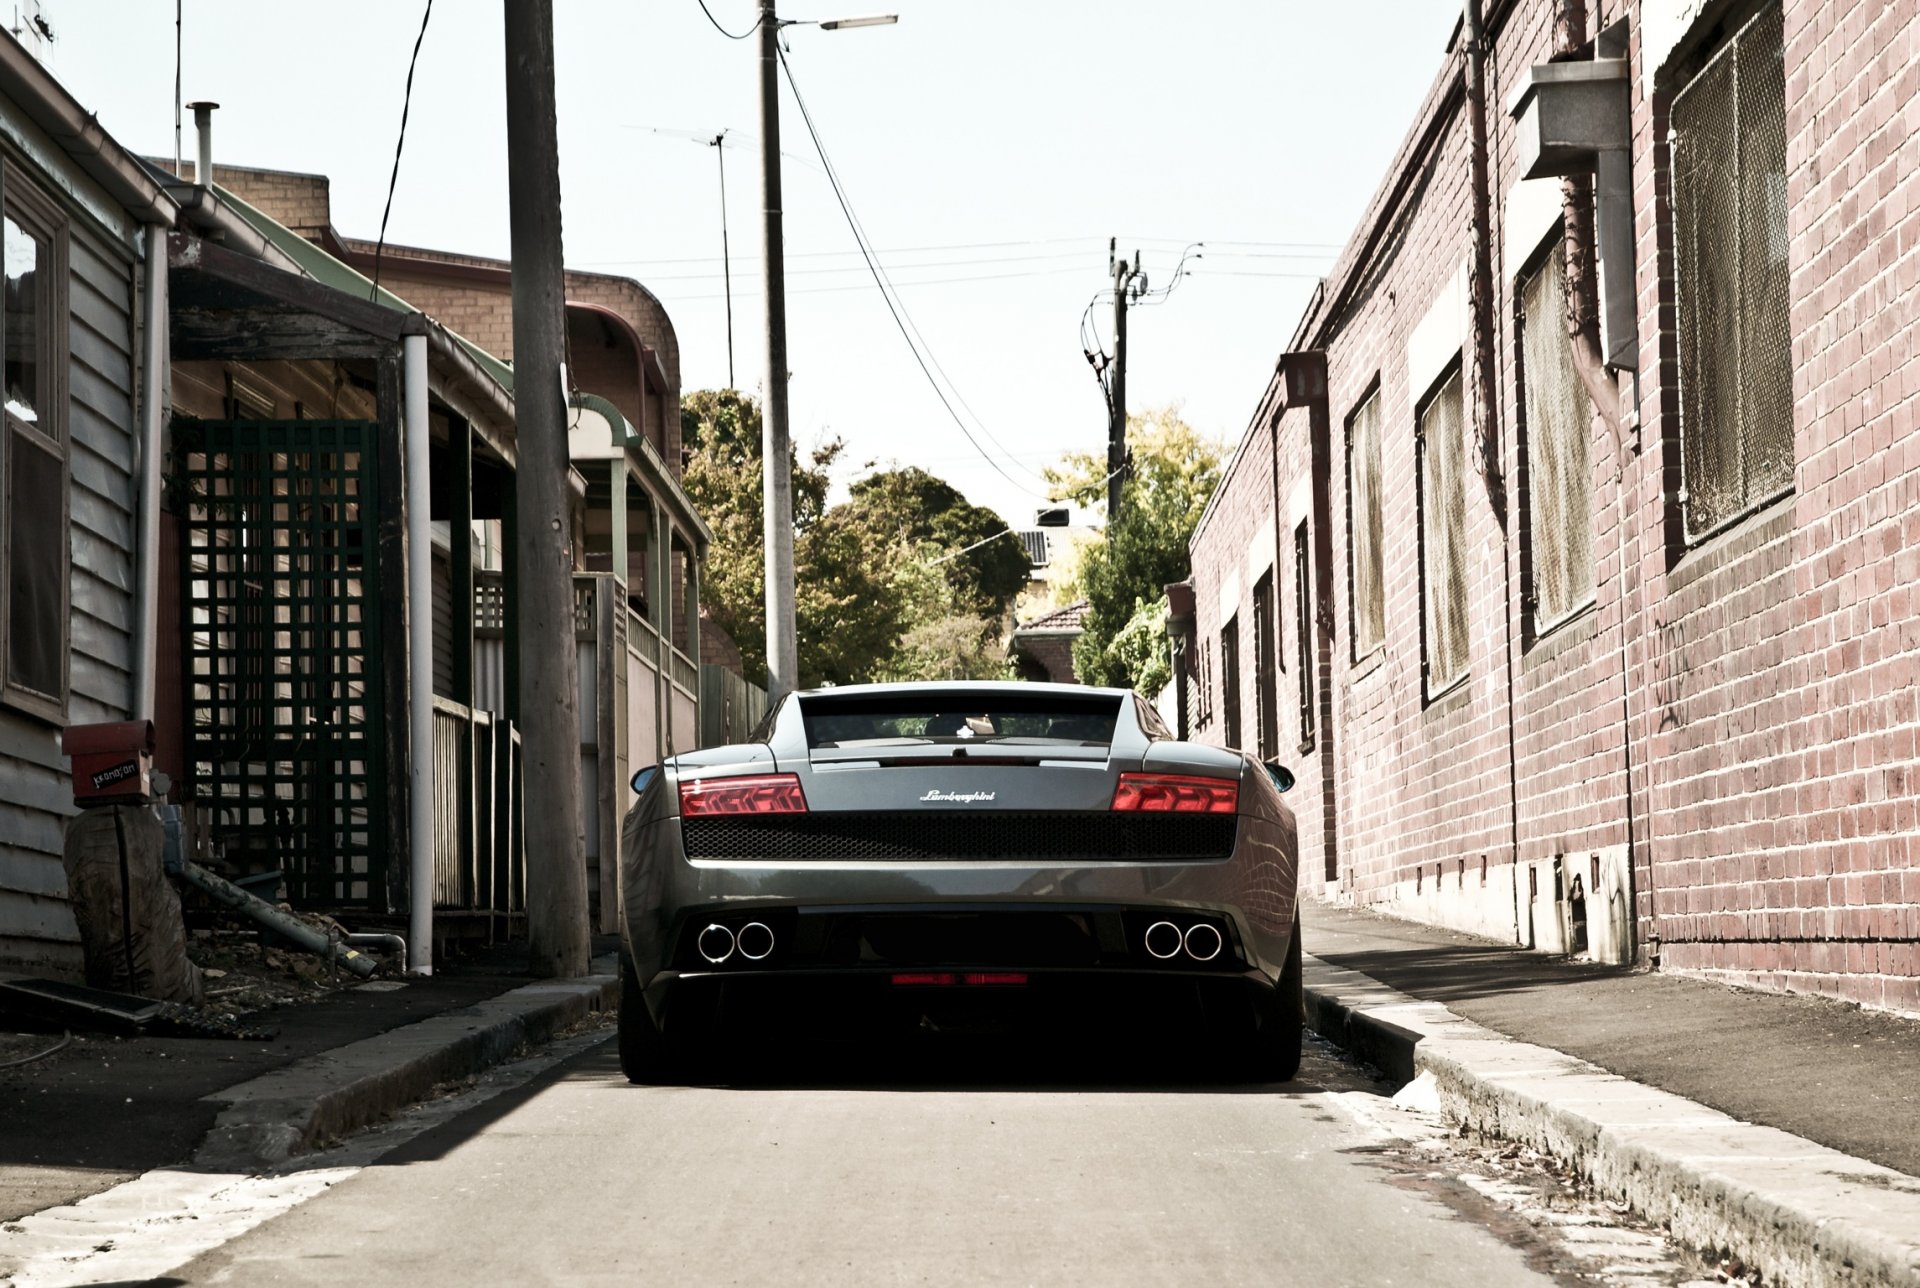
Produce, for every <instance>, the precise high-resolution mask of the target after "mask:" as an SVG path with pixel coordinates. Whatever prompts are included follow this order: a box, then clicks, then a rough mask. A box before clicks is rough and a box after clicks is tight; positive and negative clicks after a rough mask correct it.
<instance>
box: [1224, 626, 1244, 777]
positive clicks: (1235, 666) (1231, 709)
mask: <svg viewBox="0 0 1920 1288" xmlns="http://www.w3.org/2000/svg"><path fill="white" fill-rule="evenodd" d="M1220 689H1221V692H1220V705H1221V707H1222V708H1224V709H1223V710H1222V712H1221V719H1222V720H1224V721H1225V723H1226V731H1225V737H1226V743H1227V746H1229V747H1238V746H1239V745H1240V619H1239V618H1238V617H1230V618H1228V619H1227V624H1226V625H1225V626H1223V627H1221V628H1220Z"/></svg>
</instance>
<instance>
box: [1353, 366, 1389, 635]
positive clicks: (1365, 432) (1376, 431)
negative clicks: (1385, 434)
mask: <svg viewBox="0 0 1920 1288" xmlns="http://www.w3.org/2000/svg"><path fill="white" fill-rule="evenodd" d="M1381 509H1382V506H1381V482H1380V392H1379V391H1378V390H1375V391H1374V393H1373V396H1372V397H1370V398H1368V399H1367V400H1366V402H1364V403H1362V404H1360V409H1359V410H1358V411H1356V412H1354V413H1353V418H1352V419H1351V420H1349V421H1348V422H1347V555H1348V562H1349V565H1350V567H1349V572H1350V574H1351V577H1352V592H1353V602H1352V605H1351V612H1352V618H1353V621H1352V629H1353V657H1354V660H1355V661H1358V660H1359V659H1361V658H1363V657H1365V656H1366V655H1367V654H1369V653H1371V652H1373V650H1374V649H1376V648H1378V647H1380V644H1381V641H1383V640H1385V639H1386V637H1387V601H1386V588H1385V585H1384V583H1383V581H1382V579H1381V576H1380V569H1381V564H1382V563H1383V562H1384V544H1385V533H1384V530H1383V527H1382V522H1381Z"/></svg>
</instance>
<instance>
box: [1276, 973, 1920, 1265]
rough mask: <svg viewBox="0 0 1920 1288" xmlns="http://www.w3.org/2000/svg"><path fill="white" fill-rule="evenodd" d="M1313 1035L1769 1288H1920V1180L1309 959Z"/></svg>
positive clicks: (1479, 1130) (1470, 1126) (1469, 1125)
mask: <svg viewBox="0 0 1920 1288" xmlns="http://www.w3.org/2000/svg"><path fill="white" fill-rule="evenodd" d="M1306 992H1307V1018H1308V1023H1309V1024H1311V1025H1312V1026H1313V1028H1314V1029H1315V1030H1316V1031H1317V1032H1319V1033H1321V1034H1322V1035H1323V1036H1325V1037H1326V1038H1328V1040H1330V1041H1333V1042H1336V1043H1338V1044H1340V1045H1341V1046H1343V1047H1346V1048H1348V1049H1349V1050H1352V1051H1354V1052H1356V1053H1358V1054H1360V1055H1362V1056H1364V1057H1365V1058H1366V1059H1368V1060H1370V1061H1372V1062H1373V1063H1374V1064H1376V1065H1378V1066H1379V1067H1381V1068H1382V1069H1385V1070H1387V1071H1388V1072H1390V1073H1393V1074H1395V1075H1396V1076H1400V1077H1406V1078H1411V1077H1413V1076H1415V1075H1416V1074H1418V1073H1431V1074H1432V1075H1433V1077H1434V1079H1435V1081H1436V1083H1437V1084H1438V1087H1439V1091H1440V1097H1441V1103H1442V1105H1443V1106H1444V1107H1445V1109H1446V1111H1447V1112H1448V1114H1450V1115H1451V1116H1452V1117H1453V1118H1455V1119H1456V1120H1457V1121H1459V1122H1460V1123H1462V1124H1463V1125H1464V1126H1465V1127H1467V1128H1468V1129H1469V1130H1472V1131H1474V1132H1477V1133H1480V1134H1483V1135H1487V1136H1492V1137H1497V1138H1500V1139H1505V1140H1514V1141H1520V1142H1522V1143H1524V1144H1527V1145H1529V1146H1531V1147H1533V1148H1534V1149H1538V1150H1540V1151H1542V1152H1543V1153H1547V1154H1549V1155H1551V1156H1552V1157H1554V1158H1557V1159H1559V1160H1561V1161H1563V1162H1565V1163H1568V1164H1571V1165H1572V1166H1574V1167H1576V1168H1578V1169H1579V1171H1580V1172H1581V1173H1582V1174H1583V1175H1584V1176H1585V1177H1586V1178H1587V1179H1588V1180H1589V1181H1591V1182H1592V1183H1593V1185H1594V1186H1595V1188H1596V1189H1598V1190H1599V1191H1600V1193H1602V1194H1603V1195H1605V1196H1606V1197H1608V1198H1611V1199H1614V1200H1616V1201H1620V1202H1626V1203H1629V1204H1631V1205H1632V1206H1633V1208H1634V1209H1635V1210H1636V1211H1638V1212H1640V1213H1641V1214H1642V1215H1644V1216H1646V1217H1648V1218H1650V1219H1652V1220H1655V1221H1659V1222H1662V1223H1664V1224H1666V1225H1667V1226H1668V1227H1669V1228H1670V1229H1671V1230H1672V1232H1673V1236H1674V1238H1675V1239H1677V1240H1679V1241H1680V1242H1681V1243H1683V1244H1686V1245H1689V1246H1692V1247H1696V1248H1701V1247H1711V1248H1724V1249H1727V1250H1729V1251H1730V1252H1732V1253H1733V1254H1734V1255H1736V1256H1738V1257H1739V1258H1740V1259H1741V1260H1743V1261H1745V1262H1746V1263H1747V1264H1748V1265H1750V1266H1755V1267H1757V1268H1759V1269H1760V1270H1761V1271H1762V1272H1763V1274H1764V1276H1765V1279H1766V1282H1767V1283H1768V1284H1780V1285H1796V1284H1807V1285H1827V1284H1837V1283H1840V1284H1848V1285H1869V1284H1870V1285H1908V1286H1920V1179H1916V1178H1914V1177H1911V1176H1908V1175H1906V1174H1905V1173H1904V1172H1896V1171H1894V1170H1893V1169H1891V1168H1887V1167H1882V1166H1880V1165H1879V1164H1877V1163H1870V1162H1867V1161H1865V1160H1864V1159H1858V1158H1854V1157H1851V1156H1850V1155H1847V1154H1842V1153H1840V1152H1838V1151H1837V1150H1832V1149H1828V1148H1827V1147H1825V1146H1824V1145H1817V1144H1815V1143H1814V1142H1812V1141H1810V1140H1806V1139H1804V1138H1802V1137H1799V1136H1794V1135H1790V1134H1789V1133H1787V1132H1783V1131H1780V1130H1778V1129H1776V1128H1772V1127H1762V1126H1758V1125H1756V1124H1753V1123H1746V1122H1741V1121H1740V1120H1738V1119H1736V1118H1732V1117H1730V1116H1728V1115H1726V1114H1723V1113H1721V1112H1719V1111H1718V1110H1715V1109H1709V1108H1707V1107H1706V1106H1704V1105H1699V1104H1695V1103H1694V1102H1693V1101H1690V1100H1684V1099H1682V1098H1681V1097H1679V1096H1675V1095H1672V1094H1670V1093H1668V1092H1664V1091H1659V1090H1656V1089H1654V1088H1652V1087H1648V1086H1644V1085H1642V1084H1640V1083H1636V1082H1630V1081H1628V1080H1627V1079H1625V1078H1621V1077H1616V1076H1615V1075H1613V1074H1610V1073H1608V1072H1606V1071H1605V1070H1604V1069H1601V1068H1599V1067H1598V1066H1596V1065H1592V1064H1588V1063H1586V1062H1585V1061H1582V1060H1576V1059H1574V1058H1573V1057H1571V1056H1568V1055H1564V1054H1562V1053H1561V1052H1558V1051H1553V1050H1549V1049H1548V1048H1546V1047H1539V1046H1532V1045H1530V1044H1528V1043H1524V1042H1519V1041H1516V1040H1514V1039H1512V1038H1508V1037H1505V1036H1503V1035H1501V1034H1499V1033H1495V1032H1494V1031H1492V1030H1491V1029H1487V1028H1483V1027H1481V1026H1480V1025H1478V1024H1474V1023H1472V1022H1470V1021H1468V1020H1464V1019H1462V1018H1460V1017H1459V1016H1457V1015H1455V1014H1454V1013H1453V1012H1452V1011H1449V1010H1448V1009H1447V1008H1446V1007H1444V1006H1442V1005H1440V1004H1439V1003H1437V1002H1422V1001H1420V1000H1418V999H1416V998H1412V997H1409V996H1407V995H1406V994H1404V993H1399V992H1396V991H1394V990H1393V989H1390V988H1387V987H1386V986H1385V985H1383V984H1381V983H1379V982H1378V981H1376V980H1374V979H1372V978H1371V977H1369V976H1366V975H1362V974H1360V973H1359V972H1358V971H1351V970H1345V969H1342V968H1340V967H1337V966H1332V965H1329V964H1328V963H1326V962H1322V961H1320V960H1318V959H1316V958H1314V957H1311V956H1309V957H1308V958H1307V959H1306Z"/></svg>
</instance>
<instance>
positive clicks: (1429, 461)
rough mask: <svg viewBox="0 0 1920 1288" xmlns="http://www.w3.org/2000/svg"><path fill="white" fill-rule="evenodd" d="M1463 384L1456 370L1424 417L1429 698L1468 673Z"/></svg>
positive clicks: (1423, 511)
mask: <svg viewBox="0 0 1920 1288" xmlns="http://www.w3.org/2000/svg"><path fill="white" fill-rule="evenodd" d="M1461 390H1462V382H1461V378H1460V372H1459V371H1458V370H1456V371H1455V372H1454V373H1453V374H1452V375H1451V376H1449V377H1447V381H1446V383H1445V384H1443V385H1442V386H1440V392H1439V393H1437V394H1435V395H1434V396H1433V400H1432V401H1431V402H1429V403H1428V404H1427V406H1426V409H1425V410H1423V411H1422V412H1421V413H1420V434H1419V446H1420V520H1421V533H1420V535H1421V558H1422V565H1423V566H1422V570H1421V571H1422V573H1423V577H1422V586H1421V590H1422V598H1423V599H1424V600H1425V609H1426V617H1425V623H1424V625H1425V627H1426V639H1425V641H1424V642H1425V646H1426V657H1425V670H1426V677H1427V692H1428V694H1434V693H1438V692H1439V691H1440V690H1442V689H1444V688H1446V687H1447V686H1448V685H1450V684H1452V683H1453V682H1454V681H1455V680H1457V679H1459V678H1460V677H1461V676H1462V675H1465V674H1466V671H1467V560H1466V544H1467V495H1466V465H1467V462H1466V442H1465V434H1464V429H1465V426H1464V424H1463V420H1464V416H1463V412H1462V407H1461Z"/></svg>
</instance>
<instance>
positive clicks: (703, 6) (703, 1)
mask: <svg viewBox="0 0 1920 1288" xmlns="http://www.w3.org/2000/svg"><path fill="white" fill-rule="evenodd" d="M700 12H701V13H704V14H706V15H707V21H708V22H710V23H712V24H713V29H714V30H715V31H717V32H719V33H720V34H721V35H723V36H725V37H726V38H727V39H728V40H745V39H746V38H747V37H748V36H751V35H752V34H753V33H754V32H756V31H758V30H760V20H759V19H758V18H755V19H754V20H753V25H752V26H751V27H748V28H747V29H746V30H745V31H743V32H741V33H740V34H739V35H737V36H736V35H734V34H733V33H732V32H731V31H728V30H727V29H726V28H725V27H722V26H721V25H720V20H719V19H718V18H716V17H714V16H713V10H711V9H709V8H707V0H700Z"/></svg>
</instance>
